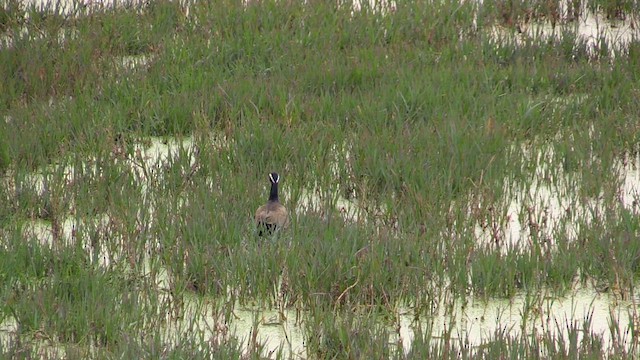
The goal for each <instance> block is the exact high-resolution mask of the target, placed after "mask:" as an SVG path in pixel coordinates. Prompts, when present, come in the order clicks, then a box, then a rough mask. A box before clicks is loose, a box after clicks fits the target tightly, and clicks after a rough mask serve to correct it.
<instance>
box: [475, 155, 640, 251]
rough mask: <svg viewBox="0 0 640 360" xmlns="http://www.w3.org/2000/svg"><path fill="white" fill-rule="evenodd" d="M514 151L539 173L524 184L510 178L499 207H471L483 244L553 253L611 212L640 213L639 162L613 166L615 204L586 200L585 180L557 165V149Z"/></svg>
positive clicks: (600, 197)
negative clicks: (541, 248)
mask: <svg viewBox="0 0 640 360" xmlns="http://www.w3.org/2000/svg"><path fill="white" fill-rule="evenodd" d="M516 146H520V147H521V149H520V150H519V152H520V153H522V154H523V155H524V163H529V164H534V165H533V166H534V167H535V170H533V173H532V177H531V178H529V179H526V180H517V179H516V180H514V179H513V178H512V177H511V176H506V177H505V178H504V179H503V184H504V185H503V186H504V189H503V193H504V195H503V196H502V198H501V199H500V200H498V202H496V203H487V202H483V200H482V199H480V198H474V200H473V201H471V202H470V204H469V208H468V213H469V215H470V216H471V217H473V218H477V219H478V218H479V219H480V220H479V221H478V222H477V223H476V224H475V226H474V234H475V238H476V239H477V241H478V243H479V244H482V245H498V246H501V248H502V249H503V250H506V249H508V248H514V247H515V248H520V249H523V248H531V247H532V246H533V245H534V243H539V244H542V245H543V246H544V247H545V248H547V249H550V248H553V246H554V245H555V243H556V240H557V239H558V238H561V239H564V240H567V241H575V240H576V239H577V237H578V235H579V234H580V233H581V230H582V229H583V228H584V227H585V226H591V225H592V224H593V223H594V221H599V219H600V218H601V216H603V214H607V213H609V214H610V213H611V211H614V212H615V213H616V214H618V213H620V212H622V211H631V212H633V213H635V214H637V213H638V211H639V209H638V206H639V200H640V198H639V194H640V172H639V170H638V168H639V166H640V158H638V156H633V157H625V158H624V159H620V158H618V159H615V160H614V162H613V166H612V171H611V178H610V179H608V180H607V181H610V182H611V183H610V184H612V185H613V186H615V187H616V190H615V194H616V199H615V201H614V202H613V204H612V203H611V201H607V197H606V196H607V195H606V194H605V193H604V192H603V190H600V191H599V192H597V193H595V194H592V195H591V196H585V195H584V193H583V192H581V190H580V189H581V188H582V187H583V186H584V179H583V178H582V177H583V176H585V175H584V174H581V173H571V174H569V173H566V172H565V170H564V169H563V167H562V165H561V164H560V165H558V164H557V161H556V160H555V157H556V154H555V150H554V148H553V145H544V146H541V147H540V146H534V145H516ZM593 156H594V157H596V156H597V155H595V154H594V155H593ZM593 161H597V160H593ZM602 185H603V186H604V185H606V184H602ZM487 209H490V210H487Z"/></svg>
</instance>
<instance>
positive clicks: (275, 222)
mask: <svg viewBox="0 0 640 360" xmlns="http://www.w3.org/2000/svg"><path fill="white" fill-rule="evenodd" d="M269 182H270V183H271V191H270V192H269V201H267V203H266V204H264V205H262V206H260V207H259V208H258V210H256V226H257V228H258V236H264V235H272V234H274V233H275V232H276V231H278V230H280V229H282V228H285V227H287V225H289V215H288V213H287V209H286V208H285V207H284V206H283V205H282V204H281V203H280V199H278V182H280V175H278V173H275V172H272V173H270V174H269Z"/></svg>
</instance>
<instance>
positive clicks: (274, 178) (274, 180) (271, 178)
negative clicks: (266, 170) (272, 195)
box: [269, 172, 280, 184]
mask: <svg viewBox="0 0 640 360" xmlns="http://www.w3.org/2000/svg"><path fill="white" fill-rule="evenodd" d="M269 181H271V183H272V184H277V183H278V182H279V181H280V175H278V173H275V172H272V173H271V174H269Z"/></svg>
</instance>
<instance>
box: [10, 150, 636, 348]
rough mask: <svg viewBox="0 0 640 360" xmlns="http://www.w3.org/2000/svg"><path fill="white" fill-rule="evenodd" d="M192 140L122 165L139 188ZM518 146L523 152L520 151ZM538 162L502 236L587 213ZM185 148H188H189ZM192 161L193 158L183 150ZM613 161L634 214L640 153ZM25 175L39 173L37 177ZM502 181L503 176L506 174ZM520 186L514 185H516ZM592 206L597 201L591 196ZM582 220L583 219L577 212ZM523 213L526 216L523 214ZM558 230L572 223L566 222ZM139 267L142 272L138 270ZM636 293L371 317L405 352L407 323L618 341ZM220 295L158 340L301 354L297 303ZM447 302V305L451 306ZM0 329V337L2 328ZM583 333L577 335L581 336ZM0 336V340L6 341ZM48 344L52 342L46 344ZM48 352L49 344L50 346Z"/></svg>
mask: <svg viewBox="0 0 640 360" xmlns="http://www.w3.org/2000/svg"><path fill="white" fill-rule="evenodd" d="M193 147H194V145H193V140H192V139H191V138H186V139H183V140H176V139H160V138H149V139H145V141H143V142H142V143H140V144H136V145H135V146H134V149H135V151H134V152H135V153H136V158H135V159H130V165H131V171H133V172H136V173H137V176H138V178H139V179H140V180H142V184H141V186H144V181H145V180H149V179H150V178H153V177H155V176H156V175H157V174H156V172H157V171H162V167H163V165H164V164H166V163H167V162H168V161H169V160H170V159H171V158H172V156H173V155H175V154H177V153H178V152H179V151H180V150H181V149H182V150H186V151H187V153H190V154H193V152H189V151H190V150H192V149H193ZM525 153H527V152H525ZM527 154H528V156H531V157H532V159H535V161H536V162H537V165H538V166H537V169H538V170H537V171H536V178H534V179H533V180H532V181H531V183H530V186H529V188H528V191H526V192H524V193H522V192H520V193H518V191H520V190H514V191H516V194H517V196H514V197H513V199H511V200H508V201H509V205H508V212H507V214H506V219H507V221H506V222H505V223H503V225H502V226H503V228H502V230H501V231H502V232H503V233H504V234H505V239H506V240H507V241H509V242H511V243H513V244H519V243H523V242H524V243H526V242H527V241H528V240H527V237H528V236H530V234H529V229H528V227H530V226H531V224H530V223H526V222H523V221H522V219H521V216H520V214H521V213H522V211H523V209H526V208H531V209H533V211H534V213H536V214H538V215H537V216H544V217H546V220H545V221H541V224H544V226H543V227H541V229H540V231H541V232H542V233H543V234H546V236H548V237H549V239H550V241H551V240H552V239H553V231H554V230H555V229H554V227H555V226H557V224H559V223H560V222H566V223H568V224H572V223H573V222H575V220H576V217H584V219H587V217H588V214H589V212H587V211H585V212H582V213H581V212H573V215H571V216H572V217H571V218H565V217H566V216H569V215H567V212H566V207H567V206H576V204H580V202H579V199H577V198H575V195H574V194H573V193H572V192H571V191H570V189H572V188H571V187H570V186H568V185H567V184H570V183H571V182H570V181H565V182H566V184H565V182H563V181H562V178H563V176H564V175H563V174H562V173H561V172H560V173H559V175H558V176H557V177H556V178H555V179H553V180H554V181H552V182H549V179H548V177H547V176H546V174H547V172H548V170H549V169H547V168H546V167H547V166H548V165H547V164H548V163H549V162H550V161H549V159H550V157H551V156H552V155H553V154H552V150H551V149H549V148H546V149H544V148H543V149H542V150H541V151H540V152H539V153H531V152H529V153H527ZM191 156H192V155H191ZM192 160H193V156H192ZM616 167H617V168H618V169H619V171H618V172H617V173H618V176H619V177H620V184H621V187H620V190H619V192H620V206H621V207H624V208H627V209H629V210H632V211H634V212H635V213H637V202H638V193H639V191H640V170H639V169H640V158H638V157H634V158H630V159H626V161H625V162H623V161H620V162H619V163H617V165H616ZM65 173H66V174H72V173H73V169H69V168H67V169H65ZM34 178H36V179H37V178H39V177H38V176H37V175H35V176H34ZM506 183H507V184H508V185H509V182H508V181H506ZM511 185H513V186H514V189H518V186H516V185H518V184H511ZM520 185H522V184H520ZM302 194H303V195H302V197H303V198H305V199H307V200H306V201H300V202H299V205H298V208H297V209H296V215H303V214H304V213H305V212H306V211H318V210H319V209H320V210H321V209H322V207H323V206H327V204H325V203H321V202H320V201H319V200H318V199H319V198H320V197H318V195H317V191H311V190H306V189H304V190H303V191H302ZM330 206H335V209H334V210H336V211H338V212H340V213H341V214H343V215H344V216H345V219H351V220H354V219H355V220H357V216H358V211H357V207H356V204H355V203H354V202H352V201H347V200H345V199H341V198H339V197H338V198H336V199H334V200H333V201H332V202H331V205H330ZM594 206H598V204H597V201H595V202H594ZM584 219H583V220H584ZM74 221H75V220H74V218H73V217H68V218H66V219H64V221H62V224H61V226H60V228H61V230H59V234H58V235H57V240H55V239H54V236H53V229H52V226H51V223H50V222H48V221H43V220H33V221H31V222H28V223H27V224H26V225H25V227H24V231H25V236H26V237H34V238H37V239H38V240H39V241H40V243H41V244H43V245H51V246H55V245H56V244H55V242H56V241H58V242H61V243H64V244H69V243H72V242H73V241H74V238H73V236H74V232H75V231H76V229H77V228H78V226H86V224H77V223H75V222H74ZM529 221H530V220H529ZM108 222H109V218H108V217H107V216H106V215H105V216H98V217H96V218H95V224H93V225H94V226H106V224H107V223H108ZM566 229H567V231H574V229H572V228H571V227H567V228H566ZM476 232H477V237H478V239H479V241H491V240H492V238H491V234H490V233H488V232H487V230H486V229H484V228H483V227H482V226H480V225H478V226H477V227H476ZM85 248H86V250H87V251H89V252H90V254H92V255H91V257H92V258H94V259H97V261H98V262H99V263H100V265H101V266H105V267H108V266H109V265H110V264H111V263H112V262H113V261H117V259H113V258H111V257H112V256H118V255H114V254H113V253H111V252H108V251H106V249H102V252H101V253H100V254H96V255H95V257H94V255H93V249H92V248H91V247H90V246H88V245H87V246H85ZM146 259H147V260H146V261H147V262H146V265H145V266H143V269H148V266H149V265H148V259H149V257H148V255H147V257H146ZM143 272H144V273H145V274H146V273H147V272H148V271H146V270H143ZM169 276H170V275H169V274H168V272H167V271H166V270H162V271H160V275H159V278H158V279H156V281H157V284H156V285H157V289H158V291H159V294H161V295H160V296H162V297H164V298H165V299H166V298H167V297H168V296H169V295H167V292H166V289H168V288H169V283H170V281H169ZM552 293H553V292H552V291H549V294H552ZM634 299H635V297H634V298H632V299H631V300H629V301H621V300H619V299H618V298H616V296H615V295H611V294H600V293H598V292H597V291H596V290H595V288H594V287H592V286H581V285H575V286H574V289H573V290H571V291H569V292H568V294H567V295H566V296H562V297H558V296H555V295H554V296H551V295H548V296H547V294H546V291H545V290H542V291H541V292H539V293H536V294H535V295H531V294H526V293H518V294H516V295H515V296H514V297H512V298H510V299H496V298H489V299H486V298H482V297H475V296H473V295H470V296H468V297H467V299H466V301H465V302H462V300H459V299H446V298H443V299H437V300H436V301H437V304H439V305H437V306H436V307H435V308H434V309H432V310H433V314H432V316H425V315H424V314H422V315H421V316H420V317H419V320H418V321H416V320H415V318H416V316H415V314H414V311H413V309H412V308H411V307H410V306H404V307H403V306H399V307H397V308H396V309H395V313H396V314H395V315H396V316H395V317H396V320H395V321H392V322H388V320H384V319H382V318H381V319H380V325H381V326H386V327H388V330H389V332H390V333H391V334H392V335H391V337H390V338H389V343H390V344H398V343H401V344H402V347H403V349H404V351H405V352H408V351H410V349H411V346H412V342H413V340H414V334H415V329H416V327H417V326H420V327H421V328H422V329H426V330H425V331H429V334H430V335H431V341H432V342H437V341H439V340H440V339H442V338H443V336H444V335H445V333H448V334H449V335H451V337H452V339H453V340H456V339H457V340H460V341H461V343H465V342H468V344H469V346H471V347H472V348H473V347H477V346H482V345H483V344H486V343H488V342H490V341H491V340H492V339H495V337H496V334H503V335H506V336H509V337H514V338H518V337H520V336H532V337H539V336H542V334H552V335H553V336H556V337H563V338H566V337H568V330H567V329H568V327H578V328H580V329H582V326H583V323H584V322H585V321H587V323H588V325H587V329H588V331H589V332H591V333H593V334H597V335H599V336H601V337H602V339H603V342H604V345H605V347H611V346H613V344H614V342H615V343H616V344H617V345H620V344H622V345H623V346H630V344H631V342H632V341H633V339H632V336H631V335H632V334H631V328H630V325H629V324H630V321H631V319H632V315H634V314H636V313H637V308H636V304H635V301H634ZM220 301H224V300H222V299H208V298H207V297H201V296H196V295H193V296H187V297H186V299H184V303H185V305H184V307H183V311H184V315H183V316H180V317H178V318H181V319H184V320H179V321H178V322H175V321H174V322H171V321H169V325H168V328H167V339H168V341H171V340H170V339H171V338H173V337H175V336H176V335H177V334H180V333H183V332H184V331H185V329H190V331H192V330H193V329H194V328H195V329H197V330H198V331H200V332H202V333H203V334H204V335H205V338H216V339H219V340H220V341H224V340H225V338H228V337H229V336H232V335H233V336H236V337H237V338H239V339H240V340H241V341H242V344H243V346H244V348H245V349H251V348H252V347H253V346H255V345H256V344H262V345H264V349H263V354H264V355H265V356H269V355H270V354H271V355H273V354H275V353H276V352H277V351H280V350H281V351H283V353H284V354H286V355H289V354H290V355H292V356H294V357H299V358H304V357H306V356H307V354H306V347H305V336H306V334H305V330H304V324H305V321H306V320H307V319H306V317H308V316H309V315H308V314H307V313H306V312H305V311H298V310H290V309H283V310H274V309H262V308H251V307H242V306H240V305H238V304H235V305H233V309H234V310H233V316H232V318H231V319H230V320H229V321H228V322H225V321H221V318H220V314H217V313H215V311H214V309H216V307H215V306H213V305H211V306H207V303H210V304H214V303H220ZM452 304H453V306H452ZM611 324H614V326H616V327H617V329H618V333H619V334H622V335H621V338H620V337H612V331H611V328H610V326H611ZM16 326H17V325H16V324H15V320H14V319H13V318H11V317H9V318H7V319H6V320H5V321H4V322H3V323H2V324H0V337H2V338H4V339H5V340H8V336H9V335H10V334H12V333H15V332H16V331H17V328H16ZM1 334H4V335H1ZM582 336H584V335H582ZM5 340H3V341H5ZM53 348H55V346H54V347H53ZM52 351H54V350H53V349H52Z"/></svg>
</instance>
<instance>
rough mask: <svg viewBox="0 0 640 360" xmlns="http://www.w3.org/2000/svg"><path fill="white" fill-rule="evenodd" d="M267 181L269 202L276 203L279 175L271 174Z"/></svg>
mask: <svg viewBox="0 0 640 360" xmlns="http://www.w3.org/2000/svg"><path fill="white" fill-rule="evenodd" d="M269 181H270V182H271V191H270V192H269V201H278V181H280V175H278V173H274V172H272V173H271V174H269Z"/></svg>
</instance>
